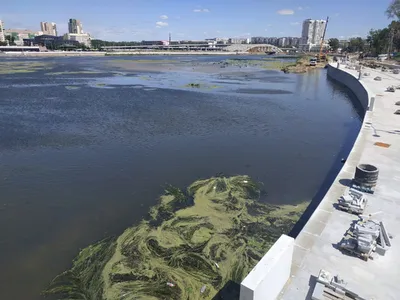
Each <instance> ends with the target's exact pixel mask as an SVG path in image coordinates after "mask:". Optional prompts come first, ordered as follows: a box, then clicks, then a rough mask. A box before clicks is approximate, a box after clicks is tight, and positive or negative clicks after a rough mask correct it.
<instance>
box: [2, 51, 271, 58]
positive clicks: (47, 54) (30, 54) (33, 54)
mask: <svg viewBox="0 0 400 300" xmlns="http://www.w3.org/2000/svg"><path fill="white" fill-rule="evenodd" d="M260 54H264V53H260ZM129 55H253V54H252V53H248V52H222V51H209V52H207V51H132V52H98V51H84V52H72V51H71V52H2V53H0V57H4V56H7V57H61V56H63V57H68V56H73V57H76V56H129Z"/></svg>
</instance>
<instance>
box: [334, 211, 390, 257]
mask: <svg viewBox="0 0 400 300" xmlns="http://www.w3.org/2000/svg"><path fill="white" fill-rule="evenodd" d="M390 247H391V242H390V237H389V235H388V233H387V231H386V228H385V226H384V224H383V222H377V221H374V220H371V219H370V217H367V218H362V217H361V218H360V220H359V221H357V222H355V223H354V224H353V226H351V227H350V229H349V230H348V231H347V232H346V234H345V236H344V237H343V239H342V241H341V242H340V243H339V248H340V249H341V250H343V251H347V252H349V253H350V254H352V255H354V256H357V257H360V258H361V259H364V260H366V261H367V260H368V259H369V258H373V257H372V252H374V251H376V253H378V254H379V255H385V253H386V251H387V250H388V249H389V248H390Z"/></svg>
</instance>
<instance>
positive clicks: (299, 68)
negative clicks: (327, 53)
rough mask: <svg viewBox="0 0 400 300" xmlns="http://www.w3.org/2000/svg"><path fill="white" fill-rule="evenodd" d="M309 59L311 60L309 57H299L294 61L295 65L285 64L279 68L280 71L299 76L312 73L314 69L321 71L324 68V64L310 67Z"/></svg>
mask: <svg viewBox="0 0 400 300" xmlns="http://www.w3.org/2000/svg"><path fill="white" fill-rule="evenodd" d="M310 58H311V56H303V57H300V58H298V59H297V60H296V62H295V63H292V64H287V65H285V66H283V67H282V68H281V71H282V72H284V73H294V74H300V73H307V72H310V71H313V70H315V69H322V68H324V67H325V65H326V62H323V63H317V65H316V66H311V65H310Z"/></svg>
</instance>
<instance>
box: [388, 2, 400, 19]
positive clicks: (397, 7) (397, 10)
mask: <svg viewBox="0 0 400 300" xmlns="http://www.w3.org/2000/svg"><path fill="white" fill-rule="evenodd" d="M385 14H386V16H387V17H388V18H389V19H393V18H397V19H400V0H393V1H392V3H390V5H389V6H388V8H387V9H386V11H385Z"/></svg>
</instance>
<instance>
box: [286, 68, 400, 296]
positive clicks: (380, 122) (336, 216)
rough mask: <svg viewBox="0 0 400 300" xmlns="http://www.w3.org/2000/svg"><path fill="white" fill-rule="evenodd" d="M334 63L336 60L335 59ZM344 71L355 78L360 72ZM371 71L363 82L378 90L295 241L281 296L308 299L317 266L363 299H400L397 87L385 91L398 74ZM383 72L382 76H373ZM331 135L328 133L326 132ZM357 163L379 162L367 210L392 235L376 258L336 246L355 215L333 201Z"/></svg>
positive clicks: (396, 81)
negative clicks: (347, 151)
mask: <svg viewBox="0 0 400 300" xmlns="http://www.w3.org/2000/svg"><path fill="white" fill-rule="evenodd" d="M334 66H336V64H335V65H334ZM341 69H342V70H343V71H346V72H348V73H349V74H352V75H353V76H354V77H356V78H358V72H357V71H355V70H349V69H345V68H344V67H343V66H341ZM364 72H369V73H370V76H368V77H363V78H362V79H361V81H360V82H361V83H362V84H363V85H364V86H366V87H367V88H368V90H369V91H370V92H371V93H373V94H375V95H376V98H375V99H376V100H375V104H374V109H373V111H372V112H367V113H366V116H365V119H364V122H363V125H362V128H361V131H360V134H359V136H358V139H357V141H356V143H355V145H354V148H353V150H352V152H351V154H350V156H349V157H348V160H347V162H346V163H345V165H344V166H343V169H342V170H341V172H340V173H339V175H338V177H337V178H336V180H335V182H334V183H333V185H332V187H331V188H330V190H329V191H328V193H327V194H326V196H325V197H324V199H323V200H322V202H321V204H320V205H319V207H318V208H317V210H316V211H315V213H314V214H313V216H312V217H311V218H310V220H309V222H308V223H307V224H306V226H305V227H304V229H303V231H302V232H301V233H300V234H299V236H298V237H297V238H296V241H295V250H294V257H293V264H292V275H291V278H290V279H289V282H288V283H287V285H286V287H285V289H284V290H283V291H282V292H281V299H288V300H289V299H290V300H298V299H311V294H312V292H313V288H314V284H315V277H316V276H318V273H319V270H320V269H325V270H326V271H329V272H330V273H331V274H332V275H337V274H339V275H340V276H341V277H342V278H343V279H344V280H345V281H347V282H348V285H347V287H348V288H350V289H352V290H353V291H354V292H356V293H358V294H359V295H360V296H362V297H364V298H365V299H384V300H389V299H393V300H394V299H400V115H395V114H394V112H395V111H396V110H397V109H400V106H396V105H395V103H396V102H397V101H400V90H396V92H395V93H390V92H386V91H385V90H386V88H387V87H388V86H389V85H400V75H394V74H392V73H388V72H378V71H375V70H370V69H363V73H364ZM376 76H380V77H382V81H375V80H373V78H374V77H376ZM327 138H329V137H327ZM376 142H383V143H387V144H390V147H389V148H383V147H379V146H376V145H374V143H376ZM359 163H368V164H373V165H375V166H377V167H378V168H379V179H378V185H377V187H376V189H375V193H374V194H373V195H368V194H367V196H368V200H369V201H368V206H367V208H366V211H365V214H371V213H372V214H374V213H376V212H381V213H378V214H375V215H373V217H372V218H373V219H375V220H378V221H381V220H383V221H384V223H385V225H386V228H387V230H388V232H389V233H390V234H392V235H393V236H394V238H393V239H392V241H391V242H392V247H391V249H389V251H388V252H387V253H386V255H385V256H379V255H377V254H376V253H375V254H374V259H373V260H369V261H368V262H365V261H363V260H361V259H359V258H356V257H353V256H348V255H345V254H342V253H341V252H340V251H339V250H337V249H336V248H335V247H336V244H337V243H339V242H340V241H341V239H342V237H343V234H344V233H345V231H346V230H347V229H348V228H349V227H350V224H351V223H352V221H353V220H357V219H358V217H357V216H355V215H351V214H348V213H346V212H342V211H338V210H336V209H335V208H334V207H333V204H334V203H337V199H338V198H339V197H340V196H341V195H342V193H343V192H344V190H345V188H346V186H345V185H346V183H348V180H349V179H352V178H353V175H354V171H355V167H356V165H357V164H359Z"/></svg>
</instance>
